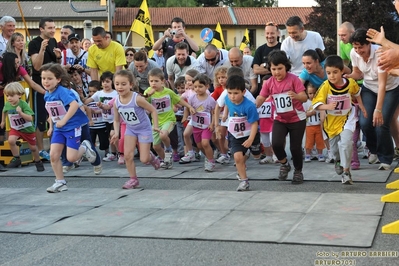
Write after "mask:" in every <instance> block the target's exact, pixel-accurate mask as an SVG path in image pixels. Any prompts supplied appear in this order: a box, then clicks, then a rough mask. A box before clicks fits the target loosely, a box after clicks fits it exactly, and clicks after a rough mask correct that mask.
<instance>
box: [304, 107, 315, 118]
mask: <svg viewBox="0 0 399 266" xmlns="http://www.w3.org/2000/svg"><path fill="white" fill-rule="evenodd" d="M315 114H316V110H315V109H312V110H306V117H310V116H313V115H315Z"/></svg>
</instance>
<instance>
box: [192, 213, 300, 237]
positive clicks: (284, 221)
mask: <svg viewBox="0 0 399 266" xmlns="http://www.w3.org/2000/svg"><path fill="white" fill-rule="evenodd" d="M303 216H304V214H301V213H282V212H272V213H270V212H252V211H250V212H249V211H233V212H231V213H230V214H228V215H227V216H226V217H224V218H223V219H221V220H219V221H217V222H215V223H214V224H212V225H211V226H209V227H208V228H206V229H205V230H204V231H202V232H201V233H200V234H199V235H197V236H196V238H197V239H213V240H228V241H253V242H281V241H282V239H283V238H284V236H285V235H286V234H287V233H288V232H289V230H290V229H291V228H292V227H293V226H294V225H295V224H297V223H298V222H299V221H300V220H301V219H302V218H303Z"/></svg>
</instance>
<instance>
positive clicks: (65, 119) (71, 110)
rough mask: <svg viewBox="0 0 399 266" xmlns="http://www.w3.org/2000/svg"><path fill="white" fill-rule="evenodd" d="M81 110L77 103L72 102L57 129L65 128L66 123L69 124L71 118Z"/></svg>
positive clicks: (57, 124)
mask: <svg viewBox="0 0 399 266" xmlns="http://www.w3.org/2000/svg"><path fill="white" fill-rule="evenodd" d="M78 109H79V104H78V102H77V101H72V102H70V103H69V109H68V112H67V113H66V114H65V116H64V117H63V118H62V119H61V120H60V121H58V122H57V123H56V124H55V126H56V127H57V128H61V127H63V126H65V125H66V123H68V121H69V119H71V117H72V116H73V115H74V114H75V113H76V111H77V110H78Z"/></svg>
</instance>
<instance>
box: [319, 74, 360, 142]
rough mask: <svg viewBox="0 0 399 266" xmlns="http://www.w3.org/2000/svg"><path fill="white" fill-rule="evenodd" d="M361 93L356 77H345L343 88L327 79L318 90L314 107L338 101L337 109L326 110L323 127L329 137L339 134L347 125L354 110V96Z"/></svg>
mask: <svg viewBox="0 0 399 266" xmlns="http://www.w3.org/2000/svg"><path fill="white" fill-rule="evenodd" d="M359 94H360V88H359V85H358V84H357V83H356V81H355V80H354V79H345V85H344V86H343V87H342V88H336V87H335V86H334V85H333V84H331V83H330V82H329V81H328V80H326V81H325V82H324V83H323V84H321V86H320V87H319V89H318V90H317V92H316V95H315V97H314V98H313V100H312V105H313V108H314V109H316V107H317V106H319V105H321V104H328V103H330V102H331V101H334V102H337V106H336V107H335V110H331V111H330V110H328V111H326V118H325V120H324V124H323V128H324V131H325V132H326V134H327V136H328V137H329V138H333V137H335V136H337V135H339V134H340V133H341V132H342V131H343V130H344V127H345V124H346V123H347V122H348V121H350V122H351V123H352V120H348V118H349V117H350V115H351V112H352V106H353V102H352V96H358V95H359Z"/></svg>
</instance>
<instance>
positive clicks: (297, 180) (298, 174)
mask: <svg viewBox="0 0 399 266" xmlns="http://www.w3.org/2000/svg"><path fill="white" fill-rule="evenodd" d="M291 183H292V184H294V185H298V184H302V183H303V174H302V171H301V170H296V169H295V170H294V175H293V176H292V181H291Z"/></svg>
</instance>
